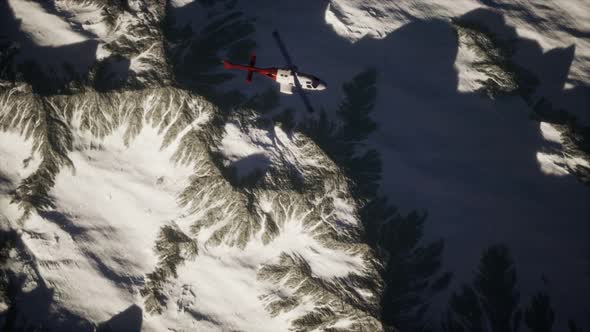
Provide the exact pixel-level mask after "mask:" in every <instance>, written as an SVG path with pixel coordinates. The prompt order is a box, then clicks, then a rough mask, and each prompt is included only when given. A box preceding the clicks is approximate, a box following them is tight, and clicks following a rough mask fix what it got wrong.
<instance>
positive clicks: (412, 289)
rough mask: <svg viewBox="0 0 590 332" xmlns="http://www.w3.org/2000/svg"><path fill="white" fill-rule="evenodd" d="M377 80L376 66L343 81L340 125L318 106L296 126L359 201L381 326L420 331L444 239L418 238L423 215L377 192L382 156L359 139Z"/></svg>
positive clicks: (439, 283)
mask: <svg viewBox="0 0 590 332" xmlns="http://www.w3.org/2000/svg"><path fill="white" fill-rule="evenodd" d="M376 83H377V72H376V70H375V69H373V68H370V69H367V70H365V71H363V72H361V73H360V74H358V75H356V76H355V77H354V78H353V79H352V80H351V81H350V82H347V83H345V84H344V85H343V92H344V95H345V97H344V100H343V102H342V103H341V104H340V106H339V108H338V110H337V112H336V113H337V115H338V116H339V118H340V120H341V121H340V123H339V125H336V124H334V123H333V122H332V121H330V120H329V119H328V117H327V115H326V113H325V112H324V111H321V112H320V116H319V118H318V119H317V120H308V121H306V122H305V123H303V124H302V125H300V127H299V129H300V130H301V131H303V132H305V133H306V134H307V135H308V136H309V137H311V138H312V139H313V140H314V141H315V142H316V144H318V145H319V146H320V147H321V148H322V149H323V150H324V151H325V152H326V154H327V155H328V156H329V157H330V158H331V159H332V160H333V161H334V162H336V163H337V164H338V165H339V166H340V167H341V168H342V169H343V170H344V172H345V173H346V174H347V176H348V177H349V178H350V179H351V183H350V189H351V192H352V194H353V196H354V197H355V198H356V199H357V201H358V202H359V203H360V211H359V214H360V219H361V221H362V223H363V226H364V236H365V237H366V240H367V242H368V244H369V245H370V246H371V247H373V248H374V249H375V250H376V251H377V253H378V254H379V256H380V257H381V258H382V260H383V262H384V268H383V270H382V274H381V276H382V278H383V281H384V283H385V289H384V291H383V294H382V298H381V317H382V323H383V325H384V326H385V328H386V329H388V330H390V329H398V330H400V331H423V330H425V329H426V328H427V326H428V325H429V322H428V319H427V317H426V313H427V310H428V307H429V302H430V299H431V298H432V296H433V295H434V294H436V293H437V292H439V291H441V290H443V289H445V288H446V287H447V286H448V284H449V282H450V280H451V274H450V273H444V274H440V275H439V274H438V273H439V271H440V268H441V264H440V262H441V256H442V252H443V247H444V246H443V242H442V241H436V242H433V243H429V244H426V245H423V244H422V243H421V239H422V237H423V224H424V220H425V219H426V214H421V213H417V212H413V213H410V214H409V215H408V216H402V215H401V214H400V213H398V211H397V209H396V208H395V207H393V206H392V205H391V204H389V203H388V202H387V199H386V198H384V197H381V196H378V193H377V190H378V188H379V180H380V178H381V172H382V167H381V158H380V156H379V154H378V152H377V151H376V150H373V149H367V147H366V145H365V142H364V141H365V140H366V139H367V137H368V136H369V134H370V133H371V132H373V131H374V130H375V129H376V128H377V124H376V123H375V122H374V121H373V120H372V119H371V116H370V113H371V112H372V110H373V107H374V105H375V98H376V96H377V88H376Z"/></svg>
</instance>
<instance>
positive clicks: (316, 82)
mask: <svg viewBox="0 0 590 332" xmlns="http://www.w3.org/2000/svg"><path fill="white" fill-rule="evenodd" d="M311 84H312V86H313V88H314V89H315V88H317V87H318V85H320V80H318V79H317V78H314V79H313V81H312V83H311Z"/></svg>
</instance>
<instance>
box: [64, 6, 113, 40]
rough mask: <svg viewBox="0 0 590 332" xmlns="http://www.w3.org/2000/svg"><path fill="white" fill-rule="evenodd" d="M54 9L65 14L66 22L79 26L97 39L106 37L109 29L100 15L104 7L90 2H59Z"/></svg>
mask: <svg viewBox="0 0 590 332" xmlns="http://www.w3.org/2000/svg"><path fill="white" fill-rule="evenodd" d="M55 7H56V8H57V10H59V11H62V12H65V13H67V18H68V20H70V21H71V22H76V23H78V24H80V25H81V27H82V28H83V29H84V30H85V31H89V32H91V33H93V34H94V35H95V36H96V37H98V38H104V37H106V36H107V34H108V32H109V29H108V26H107V24H106V22H105V18H104V17H103V15H102V11H103V9H104V6H101V5H99V4H97V3H96V2H92V1H74V0H59V1H56V2H55Z"/></svg>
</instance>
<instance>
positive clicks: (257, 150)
mask: <svg viewBox="0 0 590 332" xmlns="http://www.w3.org/2000/svg"><path fill="white" fill-rule="evenodd" d="M270 147H272V140H271V138H270V137H269V136H268V132H265V131H263V130H260V129H251V130H249V133H248V135H247V134H245V133H243V132H242V131H241V130H240V129H239V128H238V127H237V126H236V125H235V124H232V123H228V124H226V125H225V136H224V137H223V139H222V140H221V146H220V149H221V152H222V154H223V155H224V156H225V158H226V160H227V161H229V163H230V164H233V163H236V162H237V161H239V160H247V163H242V164H240V167H239V168H238V176H242V175H247V174H250V173H252V172H253V171H254V170H256V169H258V170H261V171H265V170H266V168H267V167H268V161H269V158H270V157H271V156H270V153H269V151H267V149H269V148H270ZM248 157H250V158H249V160H248V159H247V158H248ZM256 157H258V158H256ZM228 165H229V164H228Z"/></svg>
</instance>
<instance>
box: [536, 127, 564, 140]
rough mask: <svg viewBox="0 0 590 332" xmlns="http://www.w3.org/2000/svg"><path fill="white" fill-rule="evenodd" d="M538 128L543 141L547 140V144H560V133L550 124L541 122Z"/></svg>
mask: <svg viewBox="0 0 590 332" xmlns="http://www.w3.org/2000/svg"><path fill="white" fill-rule="evenodd" d="M539 128H540V129H541V133H542V134H543V138H544V139H546V140H548V141H549V142H554V143H560V144H561V142H562V140H561V133H560V132H559V131H558V130H557V129H556V128H555V127H553V126H552V125H551V124H550V123H547V122H541V123H540V125H539Z"/></svg>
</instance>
